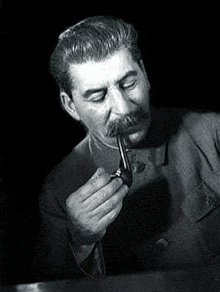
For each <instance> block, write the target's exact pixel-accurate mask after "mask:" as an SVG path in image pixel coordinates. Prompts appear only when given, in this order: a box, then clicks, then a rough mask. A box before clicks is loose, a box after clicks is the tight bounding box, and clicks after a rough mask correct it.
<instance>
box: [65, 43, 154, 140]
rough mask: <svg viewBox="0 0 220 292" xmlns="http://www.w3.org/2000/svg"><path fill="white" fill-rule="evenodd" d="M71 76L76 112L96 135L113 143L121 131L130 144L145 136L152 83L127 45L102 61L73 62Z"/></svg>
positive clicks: (78, 117)
mask: <svg viewBox="0 0 220 292" xmlns="http://www.w3.org/2000/svg"><path fill="white" fill-rule="evenodd" d="M70 76H71V78H72V80H73V86H74V89H73V90H72V97H73V104H72V106H74V108H75V112H76V114H75V115H77V119H79V120H81V122H82V123H83V124H84V125H85V126H86V127H87V129H88V130H89V131H90V132H91V133H92V134H93V135H95V136H96V137H98V138H99V139H101V140H102V141H103V142H105V143H108V144H111V145H114V144H115V141H116V139H115V136H116V134H119V133H120V134H122V135H124V136H125V137H126V138H127V141H128V142H129V143H131V144H136V143H138V142H140V141H141V140H142V139H143V137H144V136H145V135H146V133H147V129H148V126H149V120H150V118H149V111H150V108H149V89H150V85H149V82H148V79H147V75H146V72H145V70H144V66H143V65H140V66H139V64H137V62H135V61H134V60H133V59H132V56H131V54H130V52H129V51H128V50H127V49H121V50H119V51H117V52H116V53H115V54H113V55H112V56H110V57H108V58H106V59H104V60H102V61H99V62H95V61H89V62H86V63H82V64H71V65H70ZM74 117H75V116H74ZM75 118H76V117H75Z"/></svg>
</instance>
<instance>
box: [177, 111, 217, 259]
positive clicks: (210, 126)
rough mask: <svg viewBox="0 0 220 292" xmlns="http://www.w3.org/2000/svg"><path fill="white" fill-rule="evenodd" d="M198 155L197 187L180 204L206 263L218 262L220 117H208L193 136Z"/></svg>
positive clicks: (206, 116) (214, 115) (213, 115)
mask: <svg viewBox="0 0 220 292" xmlns="http://www.w3.org/2000/svg"><path fill="white" fill-rule="evenodd" d="M193 137H194V140H193V143H194V145H195V148H196V149H197V151H198V152H199V154H200V156H199V157H200V160H199V163H198V164H197V165H198V166H199V167H198V172H199V178H200V180H199V184H198V185H197V186H196V187H195V188H194V189H191V190H190V192H189V193H188V194H187V196H186V199H185V201H184V203H183V206H182V207H183V210H184V212H185V214H186V215H187V216H188V217H189V218H190V219H191V220H193V221H195V222H197V223H198V227H199V229H200V232H201V236H202V242H201V246H204V247H205V250H206V255H207V260H208V261H209V262H211V261H212V260H216V259H218V260H220V224H219V222H220V115H219V114H217V113H216V114H213V113H210V114H207V115H205V118H204V119H203V121H202V123H200V124H199V125H198V126H197V127H196V133H195V132H194V133H193Z"/></svg>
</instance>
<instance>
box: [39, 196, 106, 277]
mask: <svg viewBox="0 0 220 292" xmlns="http://www.w3.org/2000/svg"><path fill="white" fill-rule="evenodd" d="M39 208H40V214H41V224H40V230H39V240H38V243H37V247H36V252H35V264H34V270H35V275H36V277H37V280H39V278H40V280H44V281H45V280H56V279H68V278H81V277H98V276H101V275H103V274H104V273H105V271H104V270H105V268H104V260H103V254H102V247H101V243H100V242H97V243H96V245H95V246H94V248H93V251H92V253H91V254H90V256H89V257H88V258H87V259H86V260H85V261H84V262H83V263H82V264H81V265H80V266H79V265H78V263H77V262H76V259H75V257H74V251H73V248H72V246H71V240H70V233H69V228H68V226H69V224H71V222H69V221H68V218H67V215H66V213H65V210H63V208H62V206H61V204H60V203H59V201H58V200H57V198H56V196H55V194H54V192H52V191H51V190H49V191H48V190H47V191H46V192H43V193H42V194H41V196H40V204H39Z"/></svg>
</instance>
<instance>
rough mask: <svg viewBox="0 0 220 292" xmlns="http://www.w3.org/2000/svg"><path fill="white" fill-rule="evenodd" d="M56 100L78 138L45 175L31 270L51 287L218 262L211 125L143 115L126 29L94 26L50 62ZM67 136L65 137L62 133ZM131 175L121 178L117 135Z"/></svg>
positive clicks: (103, 22)
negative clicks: (80, 128)
mask: <svg viewBox="0 0 220 292" xmlns="http://www.w3.org/2000/svg"><path fill="white" fill-rule="evenodd" d="M50 68H51V73H52V74H53V76H54V77H55V78H56V80H57V82H58V85H59V87H60V100H61V103H62V106H63V108H64V109H65V111H67V112H68V113H69V114H70V116H71V117H72V118H73V119H75V120H77V121H79V122H81V123H82V124H83V125H84V126H85V128H86V129H87V136H86V137H85V139H84V140H83V141H82V142H81V143H79V145H77V146H76V147H75V148H74V149H73V150H72V152H71V153H70V154H69V155H68V156H67V157H65V158H64V159H63V160H62V162H61V163H60V164H59V165H58V166H57V167H55V169H54V170H53V171H52V172H51V174H50V175H49V176H48V177H47V180H46V182H45V185H44V188H43V191H42V195H41V198H40V210H41V213H42V233H41V240H42V242H41V244H42V246H41V252H40V250H39V254H38V256H39V259H40V262H41V266H40V269H41V270H42V269H43V271H44V273H45V276H46V275H47V276H48V277H49V278H51V279H54V278H56V279H57V278H69V277H80V276H85V275H87V276H92V277H96V276H98V275H102V274H105V273H106V274H107V275H108V274H118V273H129V272H139V271H152V270H163V269H173V268H174V269H176V268H177V269H179V268H185V267H187V268H191V267H192V268H194V267H197V266H198V267H205V266H208V265H211V264H213V262H214V261H216V260H217V258H218V257H219V255H220V227H219V224H218V222H219V220H220V212H219V211H220V210H219V203H220V156H219V153H220V117H219V115H217V114H214V113H190V112H189V113H187V112H186V111H182V110H181V111H179V110H178V111H176V110H168V109H167V110H152V109H150V104H149V90H150V84H149V81H148V76H147V73H146V70H145V67H144V64H143V61H142V58H141V53H140V51H139V49H138V46H137V33H136V31H135V30H134V28H133V26H132V25H130V24H127V23H125V22H123V21H122V20H120V19H114V18H111V17H92V18H88V19H85V20H83V21H81V22H80V23H78V24H76V25H74V26H72V27H70V28H69V29H67V30H66V31H65V32H64V33H62V34H61V35H60V38H59V42H58V44H57V47H56V48H55V51H54V52H53V54H52V56H51V63H50ZM70 134H71V133H70ZM117 135H120V136H121V137H122V138H123V141H124V143H125V146H126V148H127V155H128V159H129V161H130V163H131V167H132V175H133V182H132V185H131V186H130V187H129V186H128V185H126V183H124V181H123V179H122V178H121V177H120V176H119V177H118V176H112V175H111V174H112V173H114V171H115V170H116V169H117V168H118V165H119V161H120V154H119V150H118V146H117V141H116V136H117Z"/></svg>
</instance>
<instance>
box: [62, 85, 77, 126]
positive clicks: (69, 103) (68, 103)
mask: <svg viewBox="0 0 220 292" xmlns="http://www.w3.org/2000/svg"><path fill="white" fill-rule="evenodd" d="M60 100H61V104H62V106H63V108H64V109H65V111H66V112H67V113H68V114H69V115H70V116H71V117H72V118H73V119H75V120H76V121H79V120H80V117H79V115H78V113H77V110H76V107H75V104H74V101H73V99H72V98H71V97H70V96H69V95H68V94H67V93H66V92H64V91H62V92H60Z"/></svg>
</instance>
